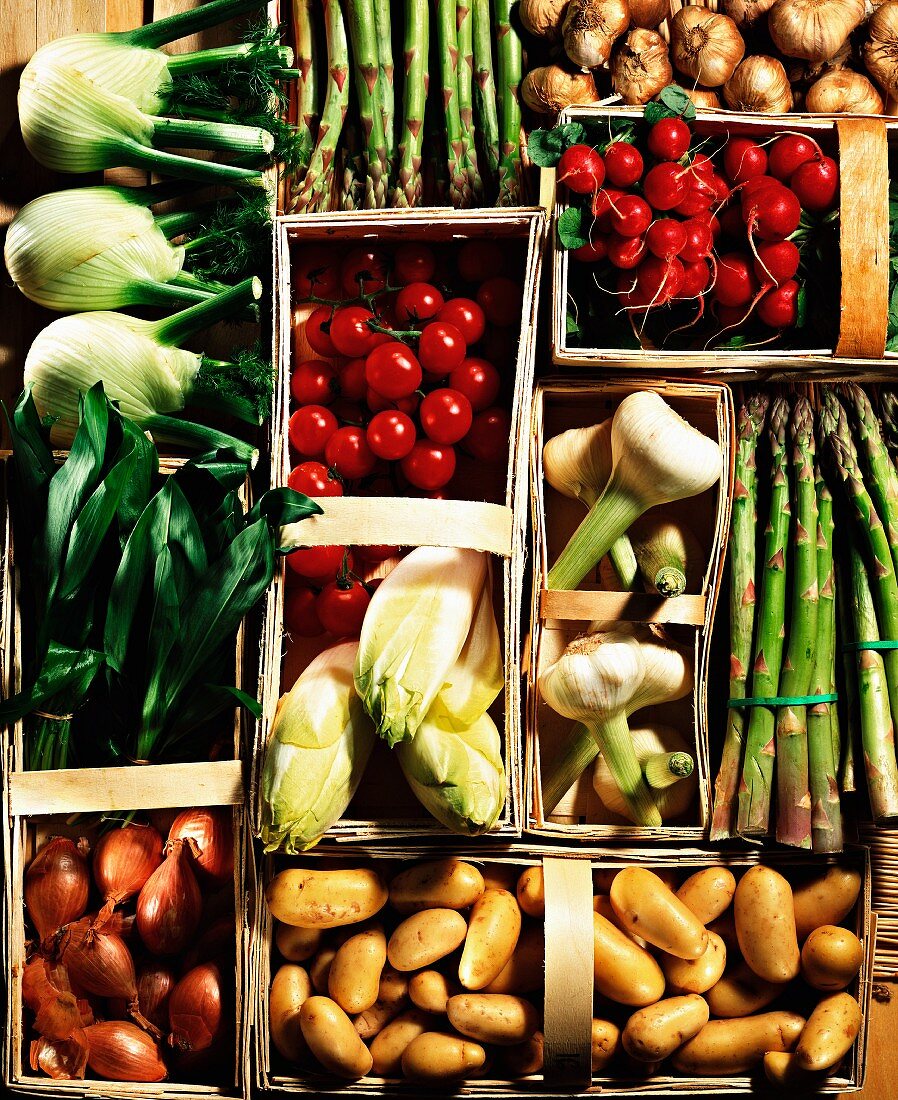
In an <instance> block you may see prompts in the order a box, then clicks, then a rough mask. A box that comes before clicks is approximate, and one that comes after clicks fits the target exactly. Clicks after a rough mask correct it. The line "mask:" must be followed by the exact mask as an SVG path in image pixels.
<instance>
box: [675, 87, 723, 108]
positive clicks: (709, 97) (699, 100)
mask: <svg viewBox="0 0 898 1100" xmlns="http://www.w3.org/2000/svg"><path fill="white" fill-rule="evenodd" d="M683 91H685V93H686V95H688V96H689V98H690V99H691V100H692V102H693V103H694V104H695V106H696V107H699V108H701V109H702V110H704V111H718V110H720V107H721V102H720V96H719V95H718V94H717V92H715V91H714V90H713V89H712V88H684V89H683Z"/></svg>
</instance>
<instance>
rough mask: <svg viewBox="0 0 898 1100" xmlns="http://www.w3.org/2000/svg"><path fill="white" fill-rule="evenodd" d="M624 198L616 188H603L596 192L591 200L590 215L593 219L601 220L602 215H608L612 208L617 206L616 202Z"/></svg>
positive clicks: (621, 192)
mask: <svg viewBox="0 0 898 1100" xmlns="http://www.w3.org/2000/svg"><path fill="white" fill-rule="evenodd" d="M623 197H624V192H623V191H620V190H619V189H618V188H616V187H603V188H602V189H601V191H597V192H596V194H595V195H594V196H593V200H592V214H593V217H594V218H601V217H602V215H603V214H610V213H611V210H612V208H613V207H615V206H617V200H618V199H622V198H623Z"/></svg>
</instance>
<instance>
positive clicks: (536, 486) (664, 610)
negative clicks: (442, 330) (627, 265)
mask: <svg viewBox="0 0 898 1100" xmlns="http://www.w3.org/2000/svg"><path fill="white" fill-rule="evenodd" d="M638 390H651V391H653V392H656V393H659V394H660V395H661V396H663V397H665V398H666V399H670V400H674V401H677V400H688V399H690V398H693V399H695V400H698V401H703V402H705V403H706V405H710V404H711V403H713V408H714V414H713V419H714V423H715V424H716V429H717V441H718V443H719V445H720V449H721V452H722V455H723V468H722V472H721V480H720V483H719V486H718V487H717V490H716V499H715V504H714V508H713V534H712V537H711V538H710V540H709V541H707V542H706V544H707V547H708V561H707V566H706V568H705V572H704V576H703V580H702V585H701V591H700V592H697V593H691V594H690V593H684V594H683V595H682V596H678V597H676V598H674V599H664V598H663V597H660V596H653V595H648V594H631V593H625V592H613V591H592V590H588V591H587V590H582V591H581V590H577V591H548V590H546V589H545V587H544V585H545V577H546V575H547V573H548V570H549V565H550V562H549V560H548V541H547V518H546V506H545V495H544V486H545V477H544V473H543V465H542V452H543V444H544V442H545V431H546V428H545V412H546V405H547V403H549V402H551V401H552V400H553V399H564V398H565V397H581V398H582V400H583V402H587V401H588V400H589V399H590V398H592V399H593V400H594V401H595V403H596V404H597V405H598V404H601V402H603V401H604V402H606V403H608V404H610V403H611V402H614V403H616V402H617V401H619V400H620V399H622V398H623V397H625V396H626V395H627V394H629V393H632V392H634V391H638ZM607 415H611V413H610V412H609V413H608V414H607ZM687 419H688V415H687ZM593 422H594V421H593ZM734 434H735V423H734V412H733V402H732V395H731V392H730V390H729V388H728V387H727V386H726V385H722V384H719V383H711V384H710V385H708V384H704V383H700V384H696V383H691V382H688V381H684V382H676V381H655V380H652V381H648V382H647V381H644V380H642V379H633V378H620V379H613V380H612V379H606V378H604V377H602V378H597V377H590V378H586V377H583V378H571V377H567V378H550V379H547V380H544V381H542V382H539V383H538V384H537V387H536V392H535V395H534V402H533V415H532V427H531V439H530V458H531V505H532V512H533V585H532V603H531V629H530V646H529V654H530V660H529V668H528V684H527V706H526V711H525V714H526V723H527V729H526V741H525V781H524V805H525V807H526V813H527V820H526V828H527V832H528V833H530V834H532V835H534V836H539V837H541V838H545V837H551V838H552V839H554V840H560V839H564V840H576V841H578V842H589V841H595V840H608V839H617V840H624V839H634V840H637V841H639V840H646V841H647V840H649V839H653V840H657V841H661V842H664V841H680V842H684V841H699V840H702V839H703V838H704V836H705V834H706V831H707V826H708V822H709V820H710V793H711V792H710V788H711V785H710V776H709V769H710V760H709V750H708V706H707V691H708V662H709V659H710V646H711V628H712V625H713V622H714V614H715V610H716V606H717V599H718V596H719V593H720V586H721V581H722V576H723V567H724V560H725V556H726V546H727V538H728V534H729V522H730V507H731V501H732V493H733V468H734V461H735V452H734V447H733V439H734ZM549 620H554V621H556V623H558V622H559V621H572V622H580V623H588V622H590V621H594V620H606V621H611V620H617V621H620V622H636V623H654V624H664V623H670V624H672V623H676V624H681V625H685V626H690V627H693V628H694V631H695V634H694V643H693V645H694V650H693V656H694V680H695V683H694V688H693V697H692V708H693V735H694V738H695V748H696V757H695V762H696V771H697V773H698V778H699V794H698V799H699V813H698V818H699V820H698V823H697V824H690V825H664V826H661V827H660V828H657V829H645V828H643V827H640V826H636V825H633V824H632V823H617V824H611V823H608V824H578V823H563V822H553V821H550V820H548V818H547V817H545V816H544V813H543V808H542V797H541V767H540V764H541V761H540V736H539V726H540V715H539V707H540V695H539V689H538V680H539V672H540V670H541V667H542V658H543V642H544V633H545V630H546V627H545V625H544V624H545V623H546V622H547V621H549ZM615 820H616V821H620V820H621V819H615Z"/></svg>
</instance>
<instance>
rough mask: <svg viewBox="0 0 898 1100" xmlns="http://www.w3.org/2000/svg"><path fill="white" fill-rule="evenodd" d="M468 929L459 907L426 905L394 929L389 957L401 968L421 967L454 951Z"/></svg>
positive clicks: (389, 945)
mask: <svg viewBox="0 0 898 1100" xmlns="http://www.w3.org/2000/svg"><path fill="white" fill-rule="evenodd" d="M467 931H468V926H467V924H466V923H465V918H464V917H463V916H462V915H461V913H459V912H457V911H456V910H455V909H422V910H421V912H419V913H413V914H412V915H411V916H410V917H406V918H405V920H404V921H403V922H402V924H400V925H399V926H398V927H397V928H396V929H395V930H394V932H393V935H392V936H390V942H389V943H388V944H387V958H388V959H389V960H390V965H391V966H393V967H395V968H396V969H397V970H403V971H408V970H420V969H421V968H422V967H425V966H431V965H432V964H433V963H435V962H436V961H437V960H438V959H442V958H445V956H446V955H450V954H451V953H452V952H453V951H454V950H455V949H456V947H458V945H459V944H460V943H461V942H462V940H464V938H465V934H466V933H467Z"/></svg>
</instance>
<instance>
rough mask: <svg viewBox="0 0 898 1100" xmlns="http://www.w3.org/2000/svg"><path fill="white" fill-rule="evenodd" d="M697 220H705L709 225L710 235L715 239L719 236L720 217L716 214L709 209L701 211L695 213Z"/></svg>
mask: <svg viewBox="0 0 898 1100" xmlns="http://www.w3.org/2000/svg"><path fill="white" fill-rule="evenodd" d="M696 217H697V218H698V219H699V221H703V222H707V224H708V225H709V226H710V227H711V236H712V237H713V238H714V240H715V241H716V240H717V238H718V237H719V236H720V218H718V217H717V215H716V214H712V213H710V211H707V210H705V211H703V212H702V213H701V214H696Z"/></svg>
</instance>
